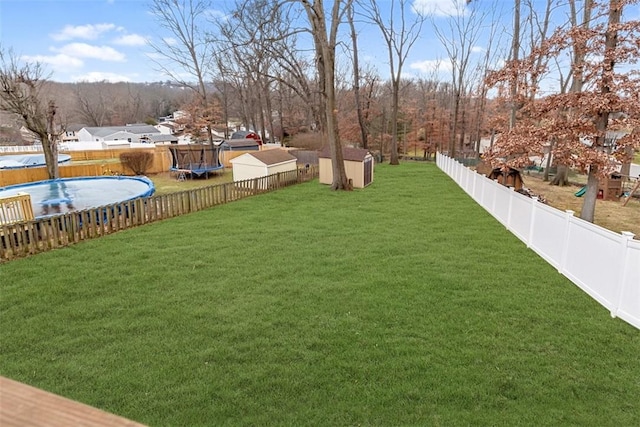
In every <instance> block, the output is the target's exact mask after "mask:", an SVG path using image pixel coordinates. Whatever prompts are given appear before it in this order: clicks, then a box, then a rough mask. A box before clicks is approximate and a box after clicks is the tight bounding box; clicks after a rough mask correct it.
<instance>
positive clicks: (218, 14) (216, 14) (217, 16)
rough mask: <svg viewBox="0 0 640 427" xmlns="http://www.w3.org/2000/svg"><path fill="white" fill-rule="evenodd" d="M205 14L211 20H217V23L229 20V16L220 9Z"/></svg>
mask: <svg viewBox="0 0 640 427" xmlns="http://www.w3.org/2000/svg"><path fill="white" fill-rule="evenodd" d="M205 14H206V15H207V16H208V17H209V18H212V19H213V20H216V21H217V20H220V21H226V20H227V19H229V16H228V15H227V14H226V13H224V12H223V11H221V10H218V9H209V10H207V11H206V12H205Z"/></svg>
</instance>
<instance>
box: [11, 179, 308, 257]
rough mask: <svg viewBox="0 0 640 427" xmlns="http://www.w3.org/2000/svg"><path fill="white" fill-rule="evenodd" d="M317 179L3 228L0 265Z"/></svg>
mask: <svg viewBox="0 0 640 427" xmlns="http://www.w3.org/2000/svg"><path fill="white" fill-rule="evenodd" d="M317 177H318V168H317V167H315V166H311V167H309V168H305V169H298V170H293V171H287V172H278V173H277V174H273V175H269V176H265V177H261V178H253V179H248V180H245V181H238V182H228V183H224V184H218V185H212V186H209V187H203V188H197V189H193V190H187V191H181V192H176V193H171V194H164V195H160V196H152V197H148V198H139V199H135V200H129V201H126V202H121V203H115V204H112V205H107V206H100V207H96V208H92V209H86V210H82V211H75V212H69V213H66V214H63V215H56V216H50V217H46V218H41V219H36V220H33V221H23V222H17V223H11V224H0V262H4V261H8V260H11V259H14V258H17V257H21V256H27V255H31V254H36V253H39V252H44V251H48V250H51V249H55V248H60V247H64V246H68V245H71V244H74V243H77V242H81V241H83V240H88V239H94V238H96V237H100V236H102V235H105V234H111V233H114V232H116V231H119V230H126V229H128V228H132V227H137V226H139V225H143V224H148V223H150V222H155V221H160V220H163V219H167V218H173V217H175V216H178V215H184V214H187V213H191V212H196V211H199V210H202V209H206V208H209V207H212V206H216V205H221V204H224V203H228V202H232V201H235V200H240V199H243V198H246V197H250V196H253V195H256V194H262V193H267V192H270V191H274V190H277V189H279V188H283V187H287V186H290V185H294V184H298V183H302V182H306V181H310V180H312V179H314V178H317Z"/></svg>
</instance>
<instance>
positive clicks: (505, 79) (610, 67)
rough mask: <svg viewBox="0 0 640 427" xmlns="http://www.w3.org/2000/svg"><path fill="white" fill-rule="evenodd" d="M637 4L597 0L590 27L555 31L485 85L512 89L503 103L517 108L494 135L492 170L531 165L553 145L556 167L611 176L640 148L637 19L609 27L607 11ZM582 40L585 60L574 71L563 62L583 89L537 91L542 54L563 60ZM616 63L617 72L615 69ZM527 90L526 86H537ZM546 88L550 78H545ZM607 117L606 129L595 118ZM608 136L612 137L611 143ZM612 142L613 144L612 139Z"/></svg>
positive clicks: (542, 70) (631, 0)
mask: <svg viewBox="0 0 640 427" xmlns="http://www.w3.org/2000/svg"><path fill="white" fill-rule="evenodd" d="M637 3H638V1H637V0H610V1H606V2H604V1H600V2H597V1H596V2H595V9H594V11H596V15H595V16H594V21H593V22H594V23H593V25H592V26H591V27H590V28H583V27H580V26H578V27H573V28H569V29H559V30H557V31H556V32H555V34H553V36H551V37H550V38H549V39H548V40H546V41H545V43H544V44H542V45H541V46H538V47H537V48H535V49H533V50H532V53H531V54H530V55H529V56H527V57H526V58H523V59H521V60H519V61H510V62H507V63H506V65H505V66H504V67H503V68H502V69H500V70H498V71H496V72H494V73H492V74H491V75H490V76H489V77H488V79H487V82H486V83H487V84H488V85H489V86H491V87H495V88H498V90H499V92H500V93H501V94H506V93H508V90H506V88H507V87H510V85H512V84H517V87H518V90H517V97H516V99H509V98H508V97H506V96H505V97H504V98H505V99H504V101H505V103H506V104H507V105H514V103H515V105H516V107H517V109H518V116H517V122H516V125H515V126H514V127H513V128H512V129H508V128H506V126H503V127H502V129H500V131H499V132H500V134H501V135H500V138H499V139H498V141H497V142H496V144H495V145H494V146H493V148H492V150H490V152H489V153H487V154H486V158H487V159H488V160H490V161H491V163H492V164H493V165H495V166H498V165H500V166H512V167H522V166H525V165H527V164H530V162H531V161H530V159H529V157H530V156H543V154H544V152H545V149H546V147H547V146H548V144H549V142H551V141H553V143H554V144H553V147H554V148H553V156H554V159H555V161H556V162H558V163H561V164H566V165H568V166H570V167H573V168H576V169H578V170H581V171H584V170H587V168H588V167H589V166H591V165H594V166H597V169H598V171H599V173H600V175H601V176H605V175H607V174H610V173H611V172H612V171H613V170H614V169H615V167H616V163H617V162H623V161H628V160H629V156H630V153H631V154H632V153H633V149H636V150H637V149H640V73H639V72H638V70H637V60H638V58H639V57H640V21H637V20H631V21H626V22H621V23H620V24H617V25H615V26H614V27H613V28H612V27H611V26H610V25H609V27H608V26H607V25H608V23H607V14H608V13H609V8H610V7H623V6H627V5H630V4H637ZM612 30H613V31H615V32H617V43H616V47H615V48H613V49H606V46H605V34H606V33H607V31H609V32H611V31H612ZM580 42H585V43H584V45H585V46H586V48H587V50H588V51H587V55H586V57H587V60H586V61H585V62H584V65H583V66H582V67H580V69H579V70H577V69H576V68H575V64H568V67H569V68H570V72H571V73H572V74H573V73H575V74H577V73H578V72H579V73H582V76H583V81H584V85H583V89H582V91H581V92H578V93H576V92H571V91H566V90H560V91H558V92H560V93H554V94H550V95H541V94H543V93H544V92H545V91H544V88H543V85H544V84H545V79H544V78H543V79H537V78H535V77H538V76H544V75H547V74H548V72H549V69H548V64H549V63H550V62H552V61H545V65H542V66H540V65H539V64H540V63H539V62H538V61H537V58H539V57H540V55H547V56H549V57H555V58H557V59H558V61H563V60H566V58H567V57H568V56H569V52H570V50H571V48H572V46H574V45H575V44H580ZM614 65H615V67H614ZM538 80H540V84H538V85H537V86H531V85H530V84H529V83H528V82H531V81H538ZM546 84H548V80H547V81H546ZM603 115H606V116H608V118H609V120H608V122H607V126H606V129H605V130H602V127H600V128H599V127H598V125H597V124H598V118H602V117H603ZM612 135H615V137H614V138H612ZM614 139H615V140H614Z"/></svg>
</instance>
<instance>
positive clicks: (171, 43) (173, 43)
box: [162, 37, 178, 46]
mask: <svg viewBox="0 0 640 427" xmlns="http://www.w3.org/2000/svg"><path fill="white" fill-rule="evenodd" d="M162 41H163V42H165V44H166V45H167V46H176V45H177V44H178V40H176V39H174V38H173V37H165V38H163V39H162Z"/></svg>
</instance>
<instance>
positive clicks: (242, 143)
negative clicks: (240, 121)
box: [222, 138, 260, 148]
mask: <svg viewBox="0 0 640 427" xmlns="http://www.w3.org/2000/svg"><path fill="white" fill-rule="evenodd" d="M222 145H224V146H227V147H231V148H237V147H258V146H260V144H259V143H258V141H256V140H255V139H251V138H247V139H225V140H224V141H223V142H222Z"/></svg>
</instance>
